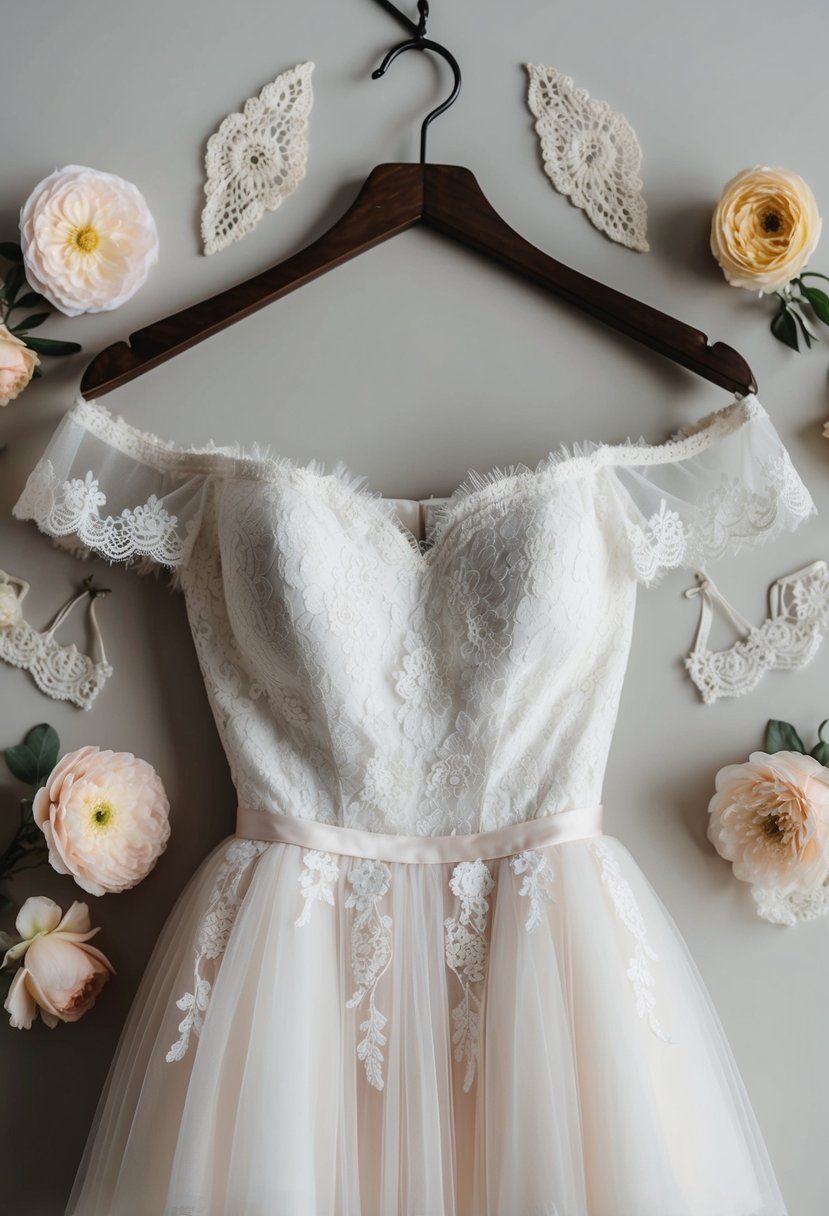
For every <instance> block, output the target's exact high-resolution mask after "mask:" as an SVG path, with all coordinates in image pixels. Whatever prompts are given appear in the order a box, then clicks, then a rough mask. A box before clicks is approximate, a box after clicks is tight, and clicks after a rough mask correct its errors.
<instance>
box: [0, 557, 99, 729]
mask: <svg viewBox="0 0 829 1216" xmlns="http://www.w3.org/2000/svg"><path fill="white" fill-rule="evenodd" d="M28 590H29V584H28V583H27V582H26V581H25V580H24V579H18V578H15V577H14V576H13V575H10V574H6V572H5V571H4V570H0V659H3V660H4V661H5V662H6V663H10V664H11V665H12V666H13V667H19V668H21V669H22V670H24V671H28V673H29V675H30V676H31V677H32V679H33V680H34V682H35V684H36V685H37V686H38V688H39V689H40V691H41V692H43V693H45V694H46V696H47V697H52V698H54V700H56V701H71V702H72V704H73V705H77V706H78V707H79V708H80V709H89V708H91V706H92V702H93V701H94V700H95V698H96V697H97V695H98V693H99V692H100V691H101V689H102V688H103V686H104V684H105V683H106V681H107V680H108V679H109V677H110V676H111V675H112V667H111V665H110V664H109V663H108V662H107V658H106V653H105V651H104V644H103V639H102V638H101V631H100V628H99V627H98V618H97V617H96V615H95V597H96V596H97V595H99V594H101V591H96V590H94V589H92V588H91V587H87V588H86V589H85V590H84V591H81V592H80V593H79V594H78V595H76V596H74V597H73V598H72V599H71V600H69V601H68V603H66V604H64V606H63V607H62V608H61V610H60V611H59V612H58V614H57V616H56V617H55V619H54V620H53V621H52V624H51V625H50V626H49V628H48V629H46V630H45V631H44V632H40V631H39V630H37V629H34V628H33V627H32V626H31V625H30V624H29V622H28V621H27V620H25V618H24V617H23V610H22V607H21V605H22V603H23V600H24V599H25V597H26V594H27V592H28ZM85 596H89V620H90V624H91V626H92V632H93V637H94V640H95V650H96V654H95V656H92V655H87V654H82V653H81V652H80V651H79V650H78V647H77V646H76V645H75V643H74V642H72V643H71V644H70V645H69V646H63V645H62V644H61V643H60V642H59V641H58V640H57V638H56V637H55V630H56V629H57V628H58V627H59V626H60V625H61V624H62V623H63V622H64V621H65V620H66V618H67V616H68V615H69V613H70V612H71V611H72V609H73V608H74V606H75V604H77V603H78V602H79V601H80V600H82V599H83V598H84V597H85Z"/></svg>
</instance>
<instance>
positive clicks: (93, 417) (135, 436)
mask: <svg viewBox="0 0 829 1216" xmlns="http://www.w3.org/2000/svg"><path fill="white" fill-rule="evenodd" d="M69 412H70V414H71V415H72V417H73V418H74V419H76V420H77V421H78V422H80V423H81V424H82V425H83V426H84V427H86V429H87V430H89V431H91V432H92V433H93V434H98V435H100V437H101V438H103V439H105V440H106V441H107V442H108V443H109V444H110V445H112V446H113V447H115V448H117V449H118V450H119V451H122V452H123V453H124V454H125V455H128V456H131V457H132V458H133V459H135V460H138V461H139V462H141V463H145V464H148V465H150V466H151V467H153V468H156V469H159V470H160V471H162V472H170V473H175V472H180V473H182V474H195V473H220V474H223V475H230V476H237V477H249V478H263V479H267V478H269V477H272V476H273V475H274V474H276V473H279V472H285V471H288V472H294V473H308V474H312V475H314V476H318V477H334V476H339V477H341V478H342V476H343V474H344V475H345V479H346V480H349V481H352V482H355V483H356V482H363V481H366V480H367V475H365V474H361V473H353V472H352V471H351V470H350V468H349V467H348V466H347V465H346V463H345V461H343V460H338V461H336V463H335V465H334V466H332V468H331V469H330V470H329V471H326V469H325V462H324V461H322V460H320V459H317V458H312V459H311V460H309V461H307V462H305V463H303V462H301V461H297V460H294V459H293V458H292V457H290V456H285V455H281V454H275V453H274V452H273V451H272V449H271V447H270V445H268V444H263V443H258V442H257V443H253V444H251V445H249V446H244V445H242V444H240V443H237V442H234V443H230V444H217V443H214V442H213V441H212V440H209V441H208V442H207V443H206V444H205V445H203V446H194V447H184V446H181V445H178V444H176V443H175V442H173V441H172V440H168V439H162V438H161V437H160V436H158V435H155V434H153V433H152V432H150V431H145V430H142V429H140V428H139V427H136V426H135V425H134V424H133V423H131V422H128V421H127V419H126V418H124V417H123V416H122V415H120V414H116V413H114V412H112V411H110V410H109V409H108V408H107V407H106V406H105V405H102V404H101V402H99V401H96V400H94V399H93V400H87V399H86V398H85V397H83V396H82V395H81V394H80V393H79V394H78V395H77V396H76V398H75V402H74V404H73V406H72V409H71V410H70V411H69ZM758 416H763V417H765V416H766V411H765V409H764V407H763V406H762V405H761V403H760V401H759V400H758V399H757V397H756V395H755V394H754V393H749V394H748V395H746V396H739V395H737V396H735V399H734V401H732V402H730V403H729V404H728V405H726V406H723V407H722V408H721V409H718V410H713V411H711V412H710V413H708V414H706V415H705V416H704V417H703V418H700V419H698V420H697V421H696V422H695V423H692V424H691V425H690V426H687V427H682V428H680V429H679V430H678V431H676V432H674V434H673V435H671V436H670V438H668V439H667V440H665V441H664V442H662V443H650V442H648V441H646V440H645V439H644V437H640V438H639V439H638V440H632V439H630V438H628V439H626V440H624V441H622V442H619V443H605V442H602V441H594V440H591V439H586V440H583V441H580V442H576V443H573V444H572V445H570V446H569V447H568V445H567V444H565V443H560V444H559V445H558V447H556V448H553V449H551V450H550V451H548V452H547V453H546V454H545V455H544V456H542V457H541V459H540V460H539V461H538V463H537V464H536V466H535V468H534V469H532V468H530V467H529V466H528V465H526V464H518V465H512V466H510V468H511V470H512V473H510V474H507V473H506V472H505V470H503V469H502V468H500V467H497V466H496V467H494V468H493V469H491V470H490V471H488V472H486V473H479V472H477V471H476V470H475V469H473V468H469V469H467V471H466V473H465V474H464V479H463V481H462V482H461V484H460V485H459V486H458V487H457V489H455V490H454V491H452V494H451V495H449V496H448V497H450V498H452V497H455V495H457V494H458V492H459V491H462V490H464V489H465V490H467V491H468V489H469V486H468V484H467V483H468V481H469V479H472V480H473V482H474V484H475V488H477V487H479V486H480V485H482V484H487V483H489V482H491V481H493V480H496V479H497V480H503V479H504V477H505V475H510V476H512V475H514V473H515V471H516V470H518V471H520V472H522V473H530V474H532V475H533V476H538V475H540V474H543V473H545V472H547V471H550V470H553V469H556V470H561V469H562V467H563V466H572V467H571V469H570V470H569V471H570V472H572V473H573V474H575V475H577V474H578V473H580V472H582V471H587V470H588V469H589V468H595V467H597V466H601V465H634V466H642V465H658V464H672V463H674V462H676V461H682V460H687V459H688V458H690V457H692V456H695V455H697V454H698V453H699V452H701V451H704V450H705V448H707V447H709V446H710V444H712V443H714V442H716V441H717V440H718V439H721V438H724V437H725V436H727V435H730V434H732V433H733V432H734V431H736V430H738V429H739V428H740V427H741V426H743V425H744V423H746V422H748V421H749V420H750V419H751V418H756V417H758ZM372 493H375V497H379V498H384V497H385V498H391V496H388V495H381V494H379V492H372ZM398 501H399V500H398ZM422 501H425V500H422Z"/></svg>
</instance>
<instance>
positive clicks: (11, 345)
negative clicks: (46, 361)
mask: <svg viewBox="0 0 829 1216" xmlns="http://www.w3.org/2000/svg"><path fill="white" fill-rule="evenodd" d="M38 363H40V359H38V357H37V355H36V354H35V352H34V351H33V350H29V348H28V346H27V345H26V343H25V342H21V341H20V339H19V338H16V337H15V336H14V334H13V333H10V332H9V330H8V329H7V328H6V326H5V325H2V324H0V405H8V404H9V402H10V401H13V400H14V398H15V397H16V396H17V395H18V393H22V392H23V390H24V388H25V387H26V385H27V384H28V383H29V381H30V380H31V378H32V373H33V372H34V370H35V368H36V367H37V365H38Z"/></svg>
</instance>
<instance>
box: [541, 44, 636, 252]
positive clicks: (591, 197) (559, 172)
mask: <svg viewBox="0 0 829 1216" xmlns="http://www.w3.org/2000/svg"><path fill="white" fill-rule="evenodd" d="M527 69H528V71H529V74H530V84H529V92H528V101H529V106H530V109H531V110H532V112H533V114H534V115H535V117H536V124H535V129H536V131H537V132H538V137H539V139H540V141H541V152H542V155H543V157H544V171H545V172H546V174H547V176H548V177H549V178H550V180H551V181H552V183H553V185H554V186H555V188H556V190H558V191H559V193H560V194H566V195H568V196H569V198H570V200H571V202H572V203H574V204H575V206H576V207H581V208H582V210H583V211H584V213H585V215H586V216H587V217H588V219H589V220H590V222H591V223H592V224H594V225H595V226H596V227H597V228H598V229H599V230H600V231H601V232H604V233H606V235H607V236H609V237H610V239H611V240H613V241H618V242H619V244H621V245H626V246H628V248H630V249H639V250H642V251H646V250H647V249H648V248H649V246H648V242H647V239H646V236H645V233H646V229H647V206H646V204H645V200H644V199H643V198H642V193H641V192H642V179H641V178H640V176H639V168H640V165H641V163H642V149H641V148H640V147H639V141H638V139H637V138H636V134H635V132H634V130H633V128H632V127H631V125H630V123H629V122H628V120H627V119H626V118H625V116H624V114H619V113H617V112H616V111H615V110H612V109H611V108H610V106H609V105H608V104H607V102H606V101H597V100H596V99H595V98H591V96H590V94H589V93H588V92H587V89H580V88H577V87H576V85H574V83H573V79H572V77H571V76H565V75H564V74H563V73H561V72H559V71H557V70H556V68H551V67H542V66H541V65H537V64H532V63H531V64H528V65H527Z"/></svg>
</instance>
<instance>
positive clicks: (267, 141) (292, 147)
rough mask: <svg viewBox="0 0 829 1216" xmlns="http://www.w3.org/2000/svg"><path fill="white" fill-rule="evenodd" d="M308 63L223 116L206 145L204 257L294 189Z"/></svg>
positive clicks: (304, 142)
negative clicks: (240, 109)
mask: <svg viewBox="0 0 829 1216" xmlns="http://www.w3.org/2000/svg"><path fill="white" fill-rule="evenodd" d="M313 68H314V65H313V63H302V64H300V65H299V66H298V67H295V68H291V69H290V71H287V72H283V73H282V74H281V75H280V76H277V78H276V80H274V81H271V83H270V84H266V85H265V87H264V89H262V91H261V93H260V94H259V96H258V97H249V98H248V100H247V101H246V102H245V105H244V110H243V112H242V113H241V114H228V116H227V117H226V118H225V119H223V120H222V124H221V126H220V127H219V129H218V131H215V132H214V134H213V135H211V136H210V139H209V140H208V141H207V152H206V154H205V158H204V167H205V171H206V173H207V180H206V182H205V184H204V193H205V196H206V198H207V202H206V203H205V206H204V210H203V211H202V217H201V232H202V240H203V242H204V252H205V253H206V254H211V253H217V252H218V251H219V250H220V249H224V248H226V246H228V245H230V244H232V242H233V241H238V240H239V239H240V238H241V237H243V236H245V235H246V234H247V233H248V232H251V231H252V230H253V229H254V228H255V227H256V225H257V224H258V223H259V220H260V219H261V218H262V216H263V215H264V214H265V212H266V211H275V210H276V208H277V207H278V206H279V205H280V203H281V202H282V200H283V199H285V198H287V197H288V195H289V194H292V193H293V191H294V190H296V188H297V186H298V185H299V183H300V181H301V180H302V178H303V177H304V175H305V165H306V162H307V159H308V115H309V114H310V111H311V104H312V100H313V95H312V90H311V72H312V71H313Z"/></svg>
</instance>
